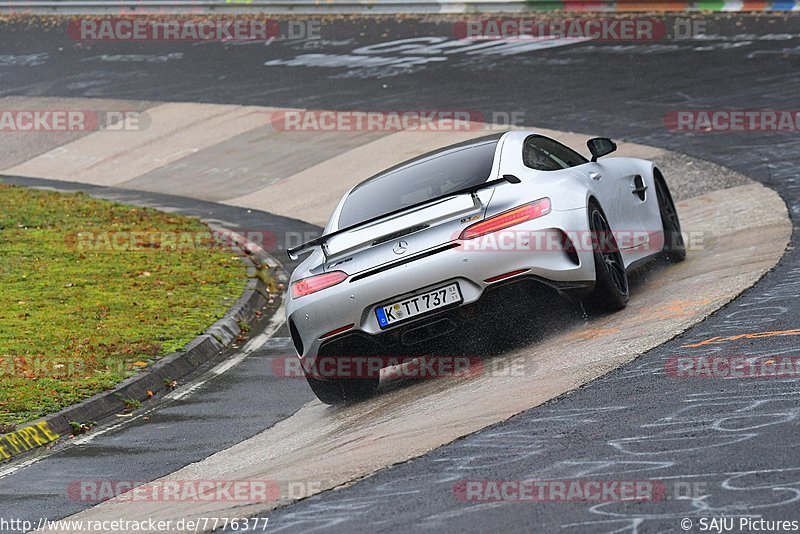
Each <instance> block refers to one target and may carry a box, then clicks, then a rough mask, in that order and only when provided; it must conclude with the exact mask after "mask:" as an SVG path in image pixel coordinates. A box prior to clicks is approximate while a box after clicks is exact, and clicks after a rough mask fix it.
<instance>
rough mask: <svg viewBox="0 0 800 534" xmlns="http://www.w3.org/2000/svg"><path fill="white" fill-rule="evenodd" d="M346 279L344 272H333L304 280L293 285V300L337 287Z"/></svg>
mask: <svg viewBox="0 0 800 534" xmlns="http://www.w3.org/2000/svg"><path fill="white" fill-rule="evenodd" d="M346 279H347V273H345V272H343V271H331V272H329V273H325V274H318V275H316V276H309V277H308V278H303V279H302V280H298V281H297V282H295V283H294V284H292V298H293V299H297V298H300V297H305V296H306V295H310V294H311V293H316V292H317V291H322V290H323V289H327V288H329V287H331V286H335V285H336V284H338V283H341V282H343V281H344V280H346Z"/></svg>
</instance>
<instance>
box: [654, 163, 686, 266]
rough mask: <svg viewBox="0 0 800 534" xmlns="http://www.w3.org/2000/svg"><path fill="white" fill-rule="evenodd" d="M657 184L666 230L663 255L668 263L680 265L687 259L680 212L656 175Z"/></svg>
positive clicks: (665, 185) (660, 178)
mask: <svg viewBox="0 0 800 534" xmlns="http://www.w3.org/2000/svg"><path fill="white" fill-rule="evenodd" d="M655 182H656V196H657V197H658V211H659V213H661V225H662V227H663V228H664V247H663V248H662V250H661V253H662V254H663V255H664V258H666V260H667V261H668V262H670V263H680V262H682V261H683V260H685V259H686V243H685V242H684V241H683V234H682V233H681V222H680V219H678V211H677V210H676V209H675V202H673V200H672V195H671V194H670V192H669V188H668V187H667V183H666V182H665V181H664V179H663V178H662V177H661V176H659V175H656V176H655Z"/></svg>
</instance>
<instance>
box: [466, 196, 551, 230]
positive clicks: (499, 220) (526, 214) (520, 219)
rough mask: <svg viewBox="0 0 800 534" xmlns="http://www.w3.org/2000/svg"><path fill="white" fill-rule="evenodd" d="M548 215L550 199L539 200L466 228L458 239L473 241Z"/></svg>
mask: <svg viewBox="0 0 800 534" xmlns="http://www.w3.org/2000/svg"><path fill="white" fill-rule="evenodd" d="M548 213H550V199H549V198H540V199H539V200H537V201H535V202H531V203H530V204H525V205H524V206H520V207H518V208H514V209H510V210H508V211H504V212H503V213H501V214H499V215H495V216H493V217H489V218H488V219H486V220H485V221H481V222H479V223H475V224H473V225H472V226H468V227H467V228H465V229H464V231H463V232H461V237H460V239H475V238H476V237H480V236H482V235H486V234H490V233H492V232H497V231H499V230H503V229H504V228H509V227H511V226H515V225H517V224H520V223H524V222H525V221H530V220H531V219H536V218H538V217H542V216H544V215H547V214H548Z"/></svg>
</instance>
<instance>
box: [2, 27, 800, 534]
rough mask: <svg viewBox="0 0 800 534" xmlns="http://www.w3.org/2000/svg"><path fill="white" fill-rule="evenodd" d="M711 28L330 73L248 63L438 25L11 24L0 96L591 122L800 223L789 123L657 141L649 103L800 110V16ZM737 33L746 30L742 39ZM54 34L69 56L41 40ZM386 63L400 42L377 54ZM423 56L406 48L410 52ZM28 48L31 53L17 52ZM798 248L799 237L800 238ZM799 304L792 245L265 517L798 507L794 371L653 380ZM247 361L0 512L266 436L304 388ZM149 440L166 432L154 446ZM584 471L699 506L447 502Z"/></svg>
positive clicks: (645, 522)
mask: <svg viewBox="0 0 800 534" xmlns="http://www.w3.org/2000/svg"><path fill="white" fill-rule="evenodd" d="M717 24H719V26H717ZM326 32H330V33H326ZM708 32H709V33H717V32H719V33H720V34H721V35H720V36H719V37H718V38H716V39H712V38H706V39H703V40H699V41H696V40H693V41H665V42H657V43H634V44H631V43H582V44H572V45H569V46H564V47H558V48H552V49H549V50H537V51H528V52H525V53H519V54H512V55H501V54H496V53H495V54H488V53H487V54H481V55H479V54H472V55H469V54H466V53H454V54H444V53H442V52H443V51H444V50H446V49H444V48H440V49H439V51H438V52H436V51H435V50H428V51H427V52H426V53H425V57H437V58H443V60H442V61H436V62H429V63H427V64H426V65H425V66H419V65H408V64H407V63H406V64H403V63H400V64H398V63H397V62H395V63H394V64H393V65H391V66H388V67H387V66H384V67H377V68H376V67H363V66H362V67H357V66H355V67H353V66H351V67H350V68H345V67H328V66H316V67H309V66H275V65H273V66H266V65H264V62H267V61H273V62H274V61H276V60H279V61H283V62H289V61H291V62H293V63H295V64H297V63H306V64H308V63H309V62H310V61H311V60H310V59H308V58H298V56H302V55H303V54H336V55H339V56H342V55H347V56H353V55H356V56H358V55H367V54H354V53H353V51H354V50H357V49H358V48H359V47H362V46H364V45H369V44H375V43H380V42H387V41H393V40H396V39H401V38H406V37H414V36H434V37H443V38H445V40H446V39H447V38H449V37H450V24H449V23H447V22H444V23H441V24H439V25H435V24H425V23H422V24H415V23H412V22H406V23H404V24H403V25H398V24H396V23H393V22H391V21H389V22H361V21H356V22H346V21H340V22H335V23H332V24H331V25H330V26H323V37H324V38H325V42H318V43H311V44H309V42H304V43H288V44H273V45H270V46H269V47H265V46H263V45H261V44H259V45H246V46H222V45H219V44H210V45H192V44H187V43H147V44H125V43H117V44H108V43H99V44H92V45H86V44H82V45H81V46H80V47H77V46H75V43H74V42H72V41H70V40H69V39H68V38H67V37H66V36H65V35H64V34H63V32H60V31H59V30H58V28H55V29H51V30H50V31H49V32H46V33H42V32H40V31H38V30H37V29H36V28H24V29H23V28H18V27H17V28H14V30H13V31H8V30H5V29H4V30H3V31H2V34H0V40H1V41H2V50H3V54H8V55H9V56H15V57H16V59H13V60H10V59H6V60H5V61H6V63H7V64H6V65H4V66H3V67H2V68H0V95H37V96H76V97H78V96H80V97H86V96H96V97H113V98H137V99H154V100H175V101H204V102H219V103H239V104H262V105H271V106H296V107H307V108H333V109H355V108H360V109H437V108H443V109H453V108H459V109H461V108H468V109H477V110H479V111H481V112H482V113H484V114H487V115H488V114H490V113H491V112H493V111H496V112H509V113H510V112H522V113H524V114H525V122H526V123H533V124H540V125H543V126H546V127H551V128H558V129H572V130H576V131H593V132H604V133H606V134H607V135H609V136H611V137H621V138H625V139H627V140H631V141H636V142H640V143H644V144H649V145H654V146H658V147H663V148H667V149H670V150H675V151H678V152H684V153H688V154H690V155H692V156H696V157H700V158H703V159H707V160H710V161H714V162H717V163H720V164H723V165H727V166H729V167H732V168H733V169H735V170H737V171H739V172H742V173H744V174H747V175H748V176H750V177H752V178H754V179H757V180H759V181H761V182H762V183H765V184H768V185H770V186H771V187H773V188H775V189H776V190H777V191H778V192H779V193H780V194H781V195H782V196H783V198H784V199H785V200H786V202H787V204H789V207H790V211H791V213H792V216H793V217H794V218H795V219H796V218H797V216H798V215H800V213H799V211H798V210H799V206H800V185H798V176H797V172H796V170H795V169H796V166H797V164H798V161H797V160H798V156H797V154H798V148H800V140H798V135H797V134H796V133H769V134H767V133H761V134H756V133H738V134H732V133H725V134H708V133H704V134H685V133H671V132H669V131H668V130H667V129H666V128H665V126H664V123H663V116H664V114H665V113H667V112H669V111H674V110H678V109H697V108H702V109H719V108H747V109H754V108H772V109H795V108H796V102H797V97H798V92H799V91H798V87H800V86H798V83H797V82H798V77H799V76H800V71H798V64H799V63H800V18H790V19H789V20H783V19H781V18H749V19H745V23H744V25H743V26H736V25H735V19H733V18H731V19H728V18H724V19H722V20H721V21H720V22H717V21H715V20H712V19H709V27H708ZM750 33H752V34H753V35H752V38H748V37H747V34H750ZM783 34H789V35H783ZM759 36H760V37H759ZM765 36H766V37H765ZM59 47H62V48H63V50H62V51H57V50H58V48H59ZM35 54H47V57H45V56H41V55H39V56H36V57H38V58H40V60H41V59H42V58H44V59H45V61H43V62H41V64H38V65H33V63H36V62H37V60H36V58H35V57H34V56H32V55H35ZM120 54H123V55H130V54H135V55H136V57H133V56H125V57H122V58H121V57H120V56H119V55H120ZM104 55H105V56H104ZM380 55H381V56H382V57H390V58H396V59H399V58H404V57H408V56H412V54H410V53H409V54H403V53H402V51H397V50H395V51H390V50H385V49H384V51H382V52H381V53H380ZM21 56H27V57H28V59H27V60H26V59H25V58H24V57H21ZM419 56H420V54H419V51H417V52H415V54H413V57H419ZM25 61H28V62H29V63H28V66H27V67H25V66H22V65H24V62H25ZM332 61H339V62H341V61H344V60H343V59H341V58H339V59H331V58H327V59H324V58H316V59H314V62H316V64H317V65H320V64H331V62H332ZM347 61H352V60H347ZM9 62H12V63H13V62H17V64H16V66H15V65H11V66H9V65H8V63H9ZM19 62H22V63H19ZM31 62H33V63H31ZM351 65H352V63H351ZM454 95H456V97H457V98H454ZM135 194H136V195H144V194H142V193H135ZM188 202H190V203H191V204H192V205H197V204H198V203H197V202H196V201H188ZM175 205H177V201H176V204H175ZM205 206H206V209H208V205H205ZM213 209H215V210H216V209H217V208H216V207H215V208H213ZM219 209H220V210H235V209H234V208H219ZM241 211H242V210H238V212H239V213H241ZM230 214H231V216H235V215H236V214H234V212H233V211H231V212H230ZM236 216H238V215H236ZM237 222H239V221H238V220H237ZM796 241H797V237H796V235H795V236H794V239H793V243H794V244H795V245H796ZM281 259H282V260H283V258H281ZM798 297H800V269H799V268H798V254H797V251H796V246H794V247H793V248H792V250H790V251H789V252H788V253H787V255H786V257H784V259H783V261H782V262H781V263H780V264H779V265H778V267H776V269H775V270H774V271H773V272H772V273H770V274H769V275H768V276H767V277H765V279H764V280H762V282H760V283H759V284H758V285H757V286H756V287H755V288H753V289H751V290H749V291H747V292H746V293H745V295H743V296H742V297H741V298H739V299H738V300H737V301H735V302H734V303H732V304H731V305H729V306H727V307H726V308H724V309H722V310H720V311H719V312H717V313H716V314H715V315H714V316H712V317H711V318H709V319H708V320H707V321H705V322H704V323H703V324H701V325H700V326H698V327H696V328H694V329H692V330H691V331H689V332H687V333H686V334H684V335H683V336H680V337H679V338H678V339H676V340H673V341H672V342H670V343H668V344H666V345H664V346H662V347H660V348H659V349H656V350H653V351H651V352H650V353H648V354H646V355H644V356H643V357H641V358H640V359H638V360H636V361H635V362H633V363H632V364H631V365H628V366H626V367H624V368H622V369H619V370H617V371H614V372H613V373H611V374H610V375H608V376H607V377H604V378H603V379H600V380H597V381H595V382H593V383H591V384H589V385H587V386H585V387H584V388H581V389H580V390H578V391H575V392H573V393H571V394H568V395H565V396H563V397H561V398H559V399H556V400H554V401H552V402H550V403H548V404H546V405H544V406H541V407H539V408H537V409H533V410H530V411H528V412H526V413H525V414H522V415H520V416H518V417H515V418H513V419H512V420H510V421H508V422H506V423H503V424H499V425H495V426H493V427H491V428H488V429H486V430H484V431H482V432H479V433H477V434H475V435H473V436H470V437H468V438H465V439H462V440H459V441H457V442H455V443H453V444H451V445H448V446H445V447H443V448H441V449H439V450H437V451H434V452H433V453H431V454H428V455H426V456H425V457H423V458H420V459H418V460H414V461H411V462H408V463H405V464H403V465H400V466H396V467H394V468H392V469H388V470H385V471H383V472H381V473H378V474H377V475H375V476H373V477H371V478H369V479H367V480H364V481H361V482H359V483H356V484H354V485H353V486H351V487H349V488H346V489H343V490H339V491H336V492H327V493H325V494H322V495H319V496H317V497H312V498H310V499H307V500H306V501H303V502H301V503H298V504H295V505H293V506H290V507H287V508H285V509H283V510H281V511H278V512H276V513H273V514H271V515H270V527H271V528H270V530H280V529H284V530H294V531H308V530H309V529H311V528H312V527H322V528H324V527H328V528H329V529H331V530H337V531H346V530H356V531H359V530H363V531H366V530H374V529H376V528H393V529H398V530H408V531H410V530H412V529H413V530H418V529H419V528H420V527H434V528H438V529H442V530H444V529H447V530H456V529H459V530H469V531H479V530H480V531H484V530H487V529H493V528H499V529H502V530H511V529H522V528H524V529H526V530H536V531H555V530H563V531H565V532H570V531H577V532H583V531H619V530H622V531H625V530H630V531H639V532H662V531H665V532H671V531H678V530H679V528H680V527H679V526H678V523H679V521H680V519H681V518H683V517H693V518H695V519H697V515H698V514H701V513H702V514H705V515H706V516H709V517H711V516H717V515H722V514H725V515H729V516H730V515H744V514H752V515H755V516H759V515H761V516H763V517H764V518H767V519H795V520H796V519H799V518H800V506H798V504H800V460H798V455H797V453H796V450H797V448H796V445H795V444H796V442H797V437H798V435H800V433H799V430H800V429H799V428H798V413H800V402H798V396H800V388H798V383H797V381H796V380H774V379H772V380H770V379H766V380H727V381H724V380H710V379H693V380H688V379H677V378H672V377H669V376H666V375H665V373H664V363H665V360H666V359H667V358H669V357H672V356H683V355H706V354H709V353H714V354H720V355H733V354H737V355H738V354H744V355H758V356H770V355H789V356H798V354H797V352H798V347H799V346H800V343H798V340H799V338H798V337H797V336H784V337H770V338H762V339H742V340H738V341H731V342H725V343H720V344H715V345H706V346H702V347H697V348H684V347H682V345H686V344H691V343H695V342H698V341H701V340H704V339H708V338H711V337H714V336H733V335H737V334H742V333H746V332H754V331H774V330H786V329H796V328H800V313H798V306H797V298H798ZM279 335H280V334H279ZM255 356H257V357H256V358H249V359H248V360H245V361H244V362H243V363H242V364H240V365H239V366H237V367H236V368H234V370H233V371H232V372H230V373H228V374H226V375H224V376H223V377H222V378H221V379H220V380H219V381H216V382H213V383H210V384H208V385H207V388H208V389H207V391H204V392H203V394H202V395H200V396H197V397H195V398H193V400H192V402H190V403H188V404H187V405H185V406H180V407H174V406H173V407H168V408H165V409H164V410H163V411H162V412H159V413H160V415H159V417H163V418H164V419H163V422H164V425H163V426H160V427H158V428H155V426H154V421H151V422H150V423H148V425H151V426H149V427H148V428H142V427H138V426H134V427H132V428H129V429H126V430H124V431H122V432H118V433H116V434H112V435H107V436H103V437H101V438H99V439H97V440H96V441H95V442H93V444H92V447H91V449H87V450H84V451H70V450H69V449H68V450H66V451H64V452H63V453H57V454H55V455H53V456H51V457H50V458H48V459H47V460H44V461H43V462H40V463H38V464H36V465H35V466H32V467H30V468H28V469H25V470H23V471H20V472H18V473H16V474H14V475H12V476H10V477H7V478H5V479H2V480H0V493H2V494H3V514H4V515H6V514H7V515H8V516H12V517H31V518H34V517H35V518H38V517H40V516H42V515H47V516H48V517H50V518H53V517H56V516H64V515H67V514H69V513H72V512H74V511H76V510H77V509H78V508H80V507H82V506H83V505H82V504H80V503H70V502H68V501H66V500H65V499H64V496H63V493H61V492H59V488H63V486H64V485H65V483H66V481H68V480H73V479H74V478H76V476H75V475H74V474H73V475H70V474H69V473H70V472H72V473H76V472H81V473H82V474H85V473H86V472H92V473H94V474H95V477H96V478H120V479H125V478H134V479H136V478H139V479H142V478H154V477H156V476H161V475H164V474H166V473H168V472H171V471H173V470H174V469H176V468H177V467H180V466H182V465H185V464H186V463H189V462H191V461H194V460H196V459H200V458H202V457H205V456H207V455H208V454H210V453H211V452H213V451H215V450H219V449H221V448H224V447H226V446H227V445H230V444H232V443H235V442H237V441H240V440H241V439H243V438H244V437H247V435H250V434H254V433H255V432H256V431H258V430H259V429H263V428H266V427H267V426H269V425H270V424H272V423H274V421H276V420H279V419H280V418H282V417H283V416H285V415H289V414H290V413H292V411H293V409H294V408H296V407H299V406H300V405H301V404H302V403H303V402H305V401H306V400H308V399H310V395H311V394H310V392H308V391H307V390H306V389H304V387H303V385H302V384H299V383H294V382H293V381H289V382H291V383H289V384H288V385H282V384H277V385H274V386H273V387H272V388H267V383H266V382H265V381H263V380H259V379H258V377H259V371H258V369H262V370H263V367H261V368H259V365H263V363H261V362H259V361H258V360H260V359H261V358H268V357H269V356H270V352H269V350H268V349H265V351H260V352H258V353H256V355H255ZM261 372H264V371H261ZM277 382H280V381H277ZM284 382H287V381H284ZM279 387H284V388H285V391H281V392H280V394H279V395H277V396H276V398H278V399H280V402H281V404H280V405H275V404H273V405H271V406H270V411H269V412H268V413H265V412H264V411H263V409H261V407H255V406H252V405H249V406H248V405H247V402H246V401H245V400H244V399H248V398H249V399H252V398H253V395H254V394H256V392H258V394H259V397H256V398H264V393H263V391H264V390H268V391H269V393H268V395H270V396H271V394H272V392H277V390H276V389H274V388H279ZM476 402H479V400H478V399H476ZM265 405H270V403H265ZM272 410H274V411H272ZM254 421H255V423H254ZM166 423H170V424H166ZM173 423H175V424H173ZM256 425H257V426H258V427H257V428H256ZM237 429H239V430H238V431H237ZM237 432H238V435H237ZM171 433H174V434H171ZM158 434H162V435H163V436H164V439H163V440H159V439H157V438H156V439H155V441H153V439H154V438H153V437H154V436H156V435H158ZM179 435H180V436H183V439H184V440H185V441H183V442H182V443H185V444H186V445H182V446H175V443H181V441H177V442H176V441H175V437H176V436H179ZM170 436H172V439H170ZM187 437H188V438H187ZM159 441H161V443H162V444H164V446H165V448H164V449H163V450H160V446H159ZM198 442H199V443H202V444H201V445H196V444H197V443H198ZM122 443H139V444H140V445H139V446H136V447H131V446H130V445H121V444H122ZM189 443H191V446H189V445H188V444H189ZM167 444H168V445H167ZM90 451H91V456H89V455H88V454H87V453H89V452H90ZM87 461H91V462H92V465H91V467H87V464H86V462H87ZM70 466H71V467H70ZM71 470H73V471H71ZM82 476H84V475H82ZM581 477H583V478H605V479H617V480H620V479H626V480H631V479H640V478H648V479H651V478H652V479H656V480H661V481H663V482H664V483H665V484H666V486H667V488H668V490H669V492H668V496H669V497H674V496H675V494H676V492H681V494H685V493H686V492H685V491H684V489H683V488H687V487H689V488H693V489H692V490H690V491H692V492H693V494H692V496H693V497H694V498H690V499H680V500H677V499H674V498H669V499H665V500H663V501H660V502H656V503H647V504H635V505H631V504H627V505H624V504H620V503H611V504H604V505H594V506H592V505H590V504H586V503H570V504H566V503H537V504H525V503H463V502H461V501H459V500H458V499H456V498H455V497H454V494H453V486H454V485H455V484H456V483H457V482H458V481H459V480H465V479H469V480H478V479H521V478H536V479H559V478H581ZM675 481H678V483H677V484H676V483H675ZM703 510H706V511H705V512H704V511H703ZM45 512H46V514H45Z"/></svg>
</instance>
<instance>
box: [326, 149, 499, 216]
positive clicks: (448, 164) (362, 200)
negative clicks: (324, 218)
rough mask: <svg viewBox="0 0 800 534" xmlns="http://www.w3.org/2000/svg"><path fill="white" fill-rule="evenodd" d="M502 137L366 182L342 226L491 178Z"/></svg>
mask: <svg viewBox="0 0 800 534" xmlns="http://www.w3.org/2000/svg"><path fill="white" fill-rule="evenodd" d="M497 143H498V140H497V139H493V140H491V141H486V142H481V143H477V144H472V145H468V146H462V147H454V148H450V149H444V150H442V151H438V152H435V153H433V154H430V155H427V156H422V157H420V158H418V159H415V160H412V161H410V162H408V163H404V164H400V165H399V166H398V167H395V168H392V169H389V170H388V171H385V172H383V173H381V174H377V175H375V176H373V177H372V178H369V179H368V180H366V181H364V182H362V183H361V184H359V185H358V186H356V187H355V188H354V189H353V191H351V192H350V194H349V195H348V197H347V199H346V200H345V202H344V205H343V206H342V211H341V214H340V215H339V224H338V227H339V228H340V229H341V228H346V227H348V226H352V225H354V224H359V223H361V222H364V221H367V220H369V219H373V218H375V217H378V216H380V215H383V214H384V213H390V212H392V211H395V210H398V209H401V208H405V207H407V206H411V205H413V204H417V203H420V202H424V201H426V200H432V199H434V198H437V197H440V196H442V195H446V194H447V193H449V192H451V191H457V190H459V189H463V188H465V187H470V186H473V185H478V184H480V183H482V182H485V181H486V180H487V179H488V178H489V174H490V173H491V171H492V162H493V161H494V152H495V148H496V147H497Z"/></svg>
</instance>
